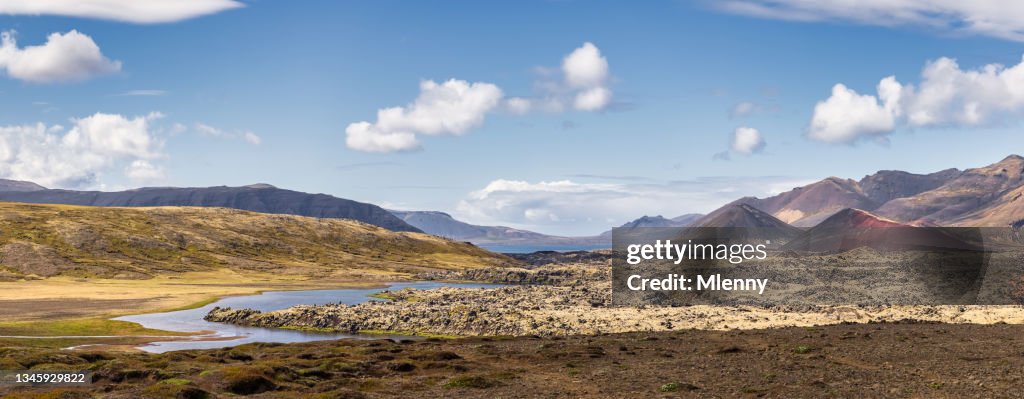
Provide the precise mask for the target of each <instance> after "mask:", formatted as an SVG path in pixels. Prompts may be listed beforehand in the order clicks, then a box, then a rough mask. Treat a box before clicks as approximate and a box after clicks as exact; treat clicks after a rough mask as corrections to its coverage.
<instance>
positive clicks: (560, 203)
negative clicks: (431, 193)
mask: <svg viewBox="0 0 1024 399" xmlns="http://www.w3.org/2000/svg"><path fill="white" fill-rule="evenodd" d="M808 182H809V181H808V180H806V179H794V178H786V177H735V178H711V177H709V178H699V179H695V180H686V181H674V182H667V183H621V182H620V183H579V182H575V181H572V180H558V181H541V182H536V183H532V182H527V181H519V180H504V179H499V180H494V181H491V182H490V183H488V184H487V186H486V187H484V188H482V189H480V190H476V191H473V192H471V193H469V194H468V195H467V196H466V197H465V198H464V199H463V200H461V201H460V202H459V203H458V205H457V206H456V211H455V213H456V215H457V217H458V219H460V220H465V221H468V222H471V223H477V224H485V225H506V226H512V227H517V228H523V229H529V230H535V231H541V232H545V233H549V234H561V235H593V234H598V233H600V232H603V231H606V230H608V229H610V228H611V227H613V226H618V225H621V224H622V223H625V222H627V221H630V220H633V219H635V218H638V217H640V216H643V214H648V215H658V214H660V215H663V216H665V217H674V216H679V215H682V214H685V213H693V212H702V213H703V212H709V211H711V210H714V209H715V208H717V207H719V206H721V205H723V204H725V203H727V202H729V201H732V200H735V199H736V198H739V197H742V196H745V195H756V196H765V195H773V194H777V193H779V192H783V191H785V190H789V189H791V188H793V187H796V186H799V185H802V184H806V183H808ZM638 212H639V213H638Z"/></svg>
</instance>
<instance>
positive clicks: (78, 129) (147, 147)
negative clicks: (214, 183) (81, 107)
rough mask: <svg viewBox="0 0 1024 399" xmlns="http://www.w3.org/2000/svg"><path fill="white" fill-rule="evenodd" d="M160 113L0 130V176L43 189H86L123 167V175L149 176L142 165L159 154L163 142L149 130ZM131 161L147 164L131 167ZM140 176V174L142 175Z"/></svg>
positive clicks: (107, 115) (114, 115) (8, 127)
mask: <svg viewBox="0 0 1024 399" xmlns="http://www.w3.org/2000/svg"><path fill="white" fill-rule="evenodd" d="M160 117H162V115H161V114H159V113H152V114H149V115H146V116H138V117H134V118H128V117H124V116H121V115H116V114H103V113H97V114H94V115H92V116H88V117H85V118H80V119H73V120H72V121H71V122H72V127H71V128H70V130H66V129H65V128H64V127H63V126H59V125H52V126H47V125H45V124H42V123H37V124H35V125H20V126H2V127H0V177H3V178H8V179H16V180H28V181H33V182H36V183H39V184H42V185H44V186H47V187H65V188H87V187H96V186H97V185H99V184H100V177H101V176H102V175H103V174H104V173H107V172H109V171H112V170H118V169H115V168H117V167H118V165H123V164H127V165H128V166H127V167H126V168H125V169H124V172H125V174H126V176H127V177H129V178H131V177H132V175H135V176H143V175H144V174H148V175H149V177H152V176H153V173H152V171H150V172H145V170H144V169H145V168H144V165H149V166H150V167H151V168H150V169H153V170H158V168H156V167H155V166H152V165H151V164H149V162H148V161H149V160H153V159H156V158H159V157H161V156H162V154H161V152H160V151H161V148H162V143H161V142H160V141H158V140H157V139H156V138H155V137H154V136H153V134H152V132H151V122H152V121H153V120H155V119H158V118H160ZM135 161H147V162H145V163H144V164H139V165H137V166H136V167H132V164H133V163H134V162H135ZM144 172H145V173H144Z"/></svg>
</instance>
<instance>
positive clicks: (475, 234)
mask: <svg viewBox="0 0 1024 399" xmlns="http://www.w3.org/2000/svg"><path fill="white" fill-rule="evenodd" d="M389 212H391V213H392V214H393V215H395V216H397V217H398V218H399V219H401V220H402V221H404V222H406V223H408V224H410V225H412V226H414V227H416V228H418V229H420V230H423V231H424V232H426V233H429V234H433V235H437V236H441V237H448V238H451V239H453V240H460V241H471V242H473V243H477V244H481V243H495V242H506V241H519V242H545V241H552V242H554V241H568V240H572V238H570V237H559V236H551V235H547V234H541V233H535V232H532V231H527V230H520V229H516V228H512V227H505V226H479V225H475V224H469V223H466V222H463V221H460V220H457V219H455V218H453V217H452V216H451V215H449V214H447V213H444V212H439V211H396V210H389Z"/></svg>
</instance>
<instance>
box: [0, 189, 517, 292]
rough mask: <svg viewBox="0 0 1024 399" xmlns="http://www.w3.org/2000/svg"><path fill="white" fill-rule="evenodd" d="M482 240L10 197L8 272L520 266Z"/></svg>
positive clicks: (144, 273) (5, 248)
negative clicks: (481, 245) (480, 242)
mask: <svg viewBox="0 0 1024 399" xmlns="http://www.w3.org/2000/svg"><path fill="white" fill-rule="evenodd" d="M512 263H514V261H512V260H511V259H509V258H506V257H504V256H501V255H497V254H494V253H491V252H488V251H486V250H483V249H480V248H477V247H475V246H473V245H470V244H466V243H462V242H454V241H449V240H445V239H442V238H438V237H434V236H430V235H426V234H422V233H409V232H392V231H389V230H386V229H384V228H381V227H377V226H372V225H369V224H365V223H360V222H356V221H351V220H343V219H330V218H324V219H318V218H310V217H302V216H294V215H273V214H263V213H256V212H247V211H240V210H234V209H224V208H197V207H158V208H113V207H83V206H69V205H31V204H17V203H0V279H5V280H11V279H20V278H35V277H50V276H57V275H64V276H73V277H85V278H88V277H113V278H129V279H131V278H148V277H153V276H156V275H162V274H174V273H180V272H187V271H203V270H214V269H220V268H228V269H234V270H248V271H262V272H271V273H275V274H283V275H304V276H337V275H353V276H357V275H380V274H382V273H384V274H386V273H414V272H418V271H424V270H436V269H461V268H472V267H483V266H496V265H508V264H512Z"/></svg>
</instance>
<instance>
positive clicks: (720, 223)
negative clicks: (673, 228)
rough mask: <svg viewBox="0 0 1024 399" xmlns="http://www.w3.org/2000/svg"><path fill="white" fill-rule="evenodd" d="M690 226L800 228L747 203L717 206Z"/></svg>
mask: <svg viewBox="0 0 1024 399" xmlns="http://www.w3.org/2000/svg"><path fill="white" fill-rule="evenodd" d="M691 227H742V228H766V229H781V230H786V231H792V232H800V229H798V228H796V227H793V226H790V225H788V224H786V222H784V221H782V220H779V219H778V218H776V217H774V216H772V215H769V214H768V213H766V212H763V211H761V210H760V209H757V208H755V207H753V206H751V205H748V204H730V205H726V206H723V207H721V208H718V210H716V211H714V212H711V213H709V214H707V215H705V216H704V217H702V218H700V219H698V220H697V221H696V222H694V223H693V224H692V225H691Z"/></svg>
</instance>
